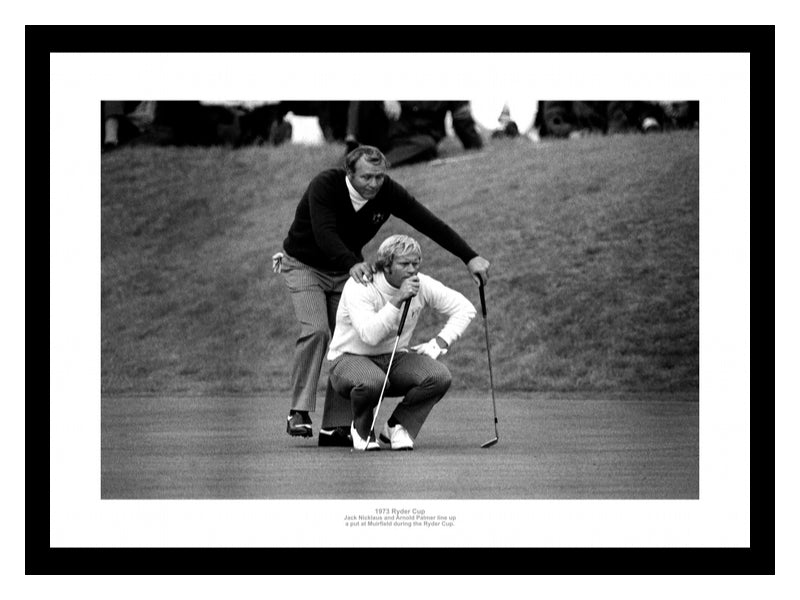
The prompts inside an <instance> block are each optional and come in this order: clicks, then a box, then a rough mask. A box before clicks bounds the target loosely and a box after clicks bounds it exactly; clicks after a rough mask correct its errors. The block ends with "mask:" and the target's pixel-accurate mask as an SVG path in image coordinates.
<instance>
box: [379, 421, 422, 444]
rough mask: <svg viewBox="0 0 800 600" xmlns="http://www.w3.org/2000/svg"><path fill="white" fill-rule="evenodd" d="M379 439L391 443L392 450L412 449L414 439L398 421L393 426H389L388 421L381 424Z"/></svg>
mask: <svg viewBox="0 0 800 600" xmlns="http://www.w3.org/2000/svg"><path fill="white" fill-rule="evenodd" d="M380 439H381V441H382V442H386V443H387V444H391V446H392V450H413V449H414V440H413V439H412V438H411V435H410V434H409V433H408V430H407V429H406V428H405V427H403V426H402V425H401V424H400V423H398V424H397V425H395V426H394V427H389V423H385V424H384V425H383V430H382V431H381V437H380Z"/></svg>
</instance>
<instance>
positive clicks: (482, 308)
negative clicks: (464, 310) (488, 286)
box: [478, 281, 486, 317]
mask: <svg viewBox="0 0 800 600" xmlns="http://www.w3.org/2000/svg"><path fill="white" fill-rule="evenodd" d="M478 290H479V291H480V293H481V310H482V311H483V316H484V317H486V295H485V294H484V293H483V281H481V285H480V287H478Z"/></svg>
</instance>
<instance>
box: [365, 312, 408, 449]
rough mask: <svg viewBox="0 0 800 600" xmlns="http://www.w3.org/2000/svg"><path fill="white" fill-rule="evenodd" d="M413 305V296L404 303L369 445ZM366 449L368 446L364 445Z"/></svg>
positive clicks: (373, 420)
mask: <svg viewBox="0 0 800 600" xmlns="http://www.w3.org/2000/svg"><path fill="white" fill-rule="evenodd" d="M409 306H411V298H408V299H407V300H406V301H405V302H404V303H403V315H402V316H401V317H400V326H399V327H398V328H397V337H396V338H395V340H394V348H393V349H392V355H391V356H390V357H389V366H388V367H386V377H384V378H383V387H382V388H381V395H380V396H379V397H378V405H377V406H376V407H375V413H374V414H373V415H372V425H370V427H369V432H367V445H369V438H370V436H371V435H372V430H373V429H375V421H376V420H377V419H378V411H379V410H380V409H381V402H382V401H383V394H384V392H386V384H388V383H389V373H390V372H391V370H392V363H393V362H394V355H395V353H396V352H397V344H399V343H400V334H401V333H403V325H405V323H406V315H408V307H409ZM364 449H365V450H366V446H365V447H364Z"/></svg>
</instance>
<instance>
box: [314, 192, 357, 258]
mask: <svg viewBox="0 0 800 600" xmlns="http://www.w3.org/2000/svg"><path fill="white" fill-rule="evenodd" d="M335 185H336V179H335V178H333V177H329V178H323V177H317V178H316V179H315V180H314V181H312V182H311V185H310V186H309V189H308V210H309V213H310V216H311V230H312V232H313V234H314V240H315V241H316V242H317V246H319V249H320V250H322V252H323V253H324V254H325V255H326V256H327V257H328V258H329V259H330V260H331V262H332V263H334V264H336V265H338V266H339V267H340V268H341V269H342V270H343V271H349V270H350V268H351V267H352V266H353V265H355V264H356V263H358V262H359V259H358V257H357V256H356V255H355V254H354V253H353V252H352V251H351V250H350V249H349V248H348V247H347V245H346V244H345V243H344V241H342V238H341V236H340V235H339V231H338V230H337V226H336V208H335V206H336V198H337V197H338V195H337V190H336V189H335Z"/></svg>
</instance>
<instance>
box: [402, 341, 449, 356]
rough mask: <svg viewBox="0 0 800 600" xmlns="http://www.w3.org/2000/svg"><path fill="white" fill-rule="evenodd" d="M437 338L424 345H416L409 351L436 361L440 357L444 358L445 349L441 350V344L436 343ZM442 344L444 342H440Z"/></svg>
mask: <svg viewBox="0 0 800 600" xmlns="http://www.w3.org/2000/svg"><path fill="white" fill-rule="evenodd" d="M437 339H438V338H433V339H432V340H431V341H429V342H427V343H425V344H418V345H416V346H411V350H413V351H414V352H416V353H417V354H424V355H425V356H428V357H430V358H432V359H433V360H436V359H437V358H439V357H440V356H444V355H445V354H447V348H443V347H442V346H441V344H440V343H439V342H438V341H437ZM442 342H444V340H442Z"/></svg>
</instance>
